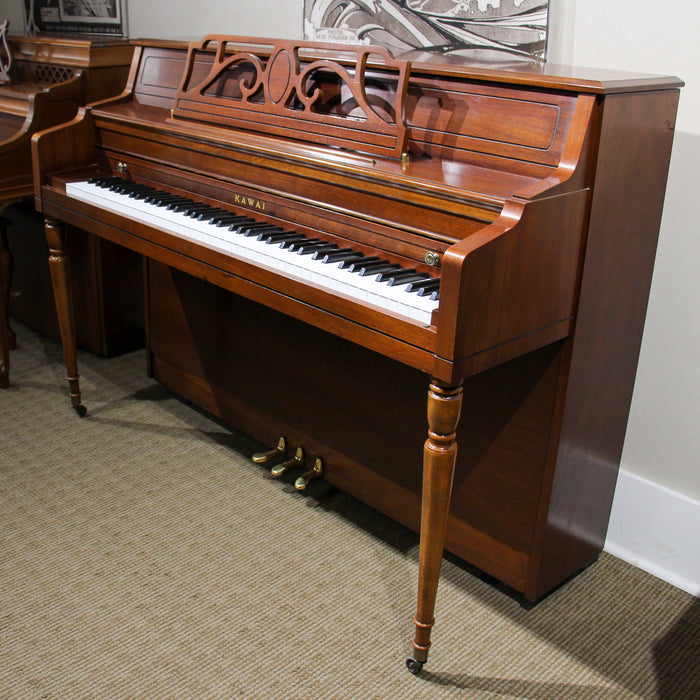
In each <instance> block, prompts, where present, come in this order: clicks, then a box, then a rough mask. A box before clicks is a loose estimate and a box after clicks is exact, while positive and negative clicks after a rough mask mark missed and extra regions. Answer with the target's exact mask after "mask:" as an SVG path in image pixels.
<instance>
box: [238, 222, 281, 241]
mask: <svg viewBox="0 0 700 700" xmlns="http://www.w3.org/2000/svg"><path fill="white" fill-rule="evenodd" d="M282 231H284V229H283V228H282V227H281V226H272V225H270V224H268V225H267V226H256V227H254V228H253V227H251V228H250V229H248V230H247V231H243V232H242V233H243V235H244V236H248V237H251V236H255V237H256V238H257V239H259V240H260V239H262V237H263V235H264V234H266V233H282Z"/></svg>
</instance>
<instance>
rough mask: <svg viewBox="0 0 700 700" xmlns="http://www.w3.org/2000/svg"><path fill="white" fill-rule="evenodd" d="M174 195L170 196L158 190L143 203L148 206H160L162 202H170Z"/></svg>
mask: <svg viewBox="0 0 700 700" xmlns="http://www.w3.org/2000/svg"><path fill="white" fill-rule="evenodd" d="M173 197H174V195H172V194H168V193H167V192H164V191H163V190H156V191H155V192H154V193H153V194H149V195H148V197H146V199H144V200H143V201H144V202H146V204H156V205H157V204H158V202H160V201H162V200H163V201H170V200H171V199H172V198H173Z"/></svg>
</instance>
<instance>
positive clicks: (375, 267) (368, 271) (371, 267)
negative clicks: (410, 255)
mask: <svg viewBox="0 0 700 700" xmlns="http://www.w3.org/2000/svg"><path fill="white" fill-rule="evenodd" d="M400 269H401V265H398V264H396V263H390V262H386V261H384V262H383V263H382V264H374V263H369V264H368V265H362V266H360V270H359V273H360V277H366V276H367V275H377V274H379V273H380V272H392V271H394V270H400Z"/></svg>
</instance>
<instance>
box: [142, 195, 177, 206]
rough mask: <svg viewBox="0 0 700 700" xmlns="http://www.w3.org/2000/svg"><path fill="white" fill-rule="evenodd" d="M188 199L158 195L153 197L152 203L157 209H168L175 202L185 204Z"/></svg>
mask: <svg viewBox="0 0 700 700" xmlns="http://www.w3.org/2000/svg"><path fill="white" fill-rule="evenodd" d="M186 199H187V198H186V197H181V196H180V195H177V194H163V195H156V196H155V197H153V201H151V202H150V203H151V204H155V205H156V206H157V207H167V206H168V205H170V204H172V203H173V202H184V201H185V200H186ZM146 201H148V200H146Z"/></svg>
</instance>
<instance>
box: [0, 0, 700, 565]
mask: <svg viewBox="0 0 700 700" xmlns="http://www.w3.org/2000/svg"><path fill="white" fill-rule="evenodd" d="M128 6H129V15H128V17H129V33H130V35H131V36H132V37H146V36H148V37H163V38H173V37H195V38H199V37H200V36H201V35H204V34H209V33H230V34H242V35H256V36H281V37H289V38H298V37H300V36H301V27H302V20H301V14H302V2H301V0H257V1H256V2H255V3H247V2H243V1H242V0H238V1H236V0H211V1H210V2H200V3H197V2H193V1H192V0H129V2H128ZM2 17H7V18H9V19H10V21H11V23H12V25H13V27H14V28H15V29H18V28H19V27H21V24H22V0H0V18H2ZM699 22H700V5H698V4H697V3H696V2H695V0H675V1H674V2H672V3H659V2H658V1H657V0H616V2H610V1H609V0H550V38H549V56H550V60H551V61H553V62H558V63H574V64H578V65H582V66H594V67H610V68H617V69H624V70H631V71H637V72H639V71H642V72H648V73H662V74H670V75H677V76H679V77H681V78H683V79H684V80H685V81H686V87H685V88H684V90H683V92H682V97H681V104H680V110H679V115H678V122H677V131H676V137H675V144H674V150H673V157H672V162H671V172H670V176H669V186H668V190H667V196H666V205H665V208H664V216H663V221H662V228H661V235H660V240H659V248H658V254H657V262H656V268H655V271H654V278H653V283H652V290H651V298H650V301H649V309H648V314H647V323H646V327H645V332H644V340H643V344H642V351H641V357H640V363H639V370H638V374H637V381H636V384H635V391H634V397H633V402H632V409H631V413H630V420H629V427H628V431H627V439H626V441H625V449H624V453H623V457H622V469H623V473H625V474H629V475H632V476H633V477H634V478H635V479H636V480H637V481H639V479H641V480H643V481H644V483H648V484H649V485H650V488H652V489H653V488H654V487H655V486H656V485H658V486H659V487H662V488H664V489H665V490H669V489H670V491H671V492H675V493H679V494H682V495H683V496H684V498H685V499H686V500H687V499H690V501H691V502H694V503H695V504H696V505H697V503H698V501H699V500H700V427H699V426H700V274H698V272H699V271H700V262H699V261H700V236H698V233H700V175H698V168H699V164H700V119H699V118H698V115H700V60H698V59H699V58H700V53H699V52H698V49H697V46H698V41H697V34H696V31H697V29H696V28H697V26H698V24H699ZM625 483H626V481H625V480H624V479H621V482H620V485H619V487H618V490H619V489H621V488H624V484H625ZM616 502H617V501H616ZM621 508H622V506H619V508H618V510H616V506H615V505H614V506H613V519H612V522H611V528H614V526H615V524H616V522H617V521H616V519H618V520H619V518H622V517H624V518H626V519H628V518H629V517H631V515H630V514H629V513H627V512H625V514H624V516H623V515H622V514H621V513H622V511H621V510H620V509H621ZM634 510H635V508H634V505H633V506H632V511H634ZM637 510H640V509H639V508H637ZM697 510H698V509H697V508H696V509H695V511H694V512H697ZM642 516H643V514H642ZM694 524H695V525H697V523H694ZM692 525H693V523H689V526H691V527H692ZM691 531H692V530H691ZM691 554H692V552H691ZM695 556H696V558H697V559H700V557H697V554H696V555H695Z"/></svg>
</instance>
